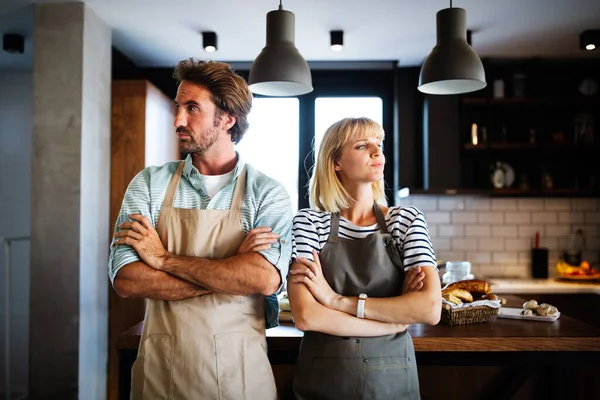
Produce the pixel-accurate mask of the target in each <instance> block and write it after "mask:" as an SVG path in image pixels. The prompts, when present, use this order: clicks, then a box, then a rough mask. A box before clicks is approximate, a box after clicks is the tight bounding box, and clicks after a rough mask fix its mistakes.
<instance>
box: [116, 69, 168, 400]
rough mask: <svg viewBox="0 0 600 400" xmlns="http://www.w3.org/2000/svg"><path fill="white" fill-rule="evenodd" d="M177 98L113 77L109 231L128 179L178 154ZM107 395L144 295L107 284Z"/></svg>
mask: <svg viewBox="0 0 600 400" xmlns="http://www.w3.org/2000/svg"><path fill="white" fill-rule="evenodd" d="M174 115H175V109H174V106H173V102H172V101H171V99H169V98H168V97H167V96H165V95H164V94H163V93H162V92H161V91H159V90H158V89H157V88H156V87H155V86H154V85H152V84H151V83H150V82H148V81H145V80H114V81H113V82H112V105H111V166H110V170H111V176H110V218H111V219H110V234H111V239H112V233H113V228H114V226H115V221H116V219H117V216H118V214H119V210H120V209H121V203H122V202H123V196H124V194H125V191H126V190H127V186H128V185H129V182H131V180H132V179H133V177H134V176H135V175H136V174H137V173H138V172H140V171H141V170H142V169H144V168H145V167H147V166H149V165H162V164H164V163H165V162H167V161H173V160H176V159H179V149H178V144H177V139H176V136H175V128H174V127H173V119H174ZM108 290H109V356H108V357H109V358H108V384H107V398H108V399H110V400H114V399H117V398H118V352H117V340H118V337H119V334H120V333H121V332H123V331H124V330H125V329H127V328H129V327H130V326H132V325H133V324H135V323H137V322H139V321H140V320H142V319H143V318H144V311H145V300H144V299H132V298H131V299H122V298H120V297H119V296H117V294H116V292H115V291H114V290H113V288H112V285H110V283H109V289H108Z"/></svg>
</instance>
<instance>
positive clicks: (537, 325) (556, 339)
mask: <svg viewBox="0 0 600 400" xmlns="http://www.w3.org/2000/svg"><path fill="white" fill-rule="evenodd" d="M504 297H505V298H506V300H507V304H506V306H507V307H521V305H522V304H523V299H522V298H519V297H517V296H514V295H506V296H504ZM142 325H143V323H142V322H140V323H139V324H137V325H135V326H133V327H132V328H130V329H128V330H127V331H125V332H123V333H122V334H121V336H120V338H119V343H118V347H119V349H120V350H126V349H130V350H134V349H137V347H138V346H139V341H140V335H141V332H142ZM409 332H410V334H411V336H412V337H413V342H414V345H415V350H416V351H417V352H483V351H497V352H515V351H516V352H518V351H586V352H600V329H599V328H596V327H593V326H590V325H587V324H585V323H583V322H581V321H578V320H576V319H573V318H570V317H569V316H567V315H564V314H563V315H561V316H560V318H559V319H558V320H557V321H555V322H538V321H535V322H532V321H523V320H511V319H502V318H496V319H495V320H494V321H491V322H488V323H483V324H470V325H455V326H448V325H442V324H439V325H436V326H429V325H422V324H417V325H412V326H410V328H409ZM266 334H267V342H268V345H269V352H271V351H293V350H295V351H297V349H298V348H299V347H300V341H301V339H302V335H303V333H302V332H301V331H299V330H297V329H296V328H295V327H294V326H293V324H285V323H284V324H282V325H281V326H279V327H277V328H273V329H268V330H267V332H266Z"/></svg>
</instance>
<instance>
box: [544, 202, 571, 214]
mask: <svg viewBox="0 0 600 400" xmlns="http://www.w3.org/2000/svg"><path fill="white" fill-rule="evenodd" d="M544 209H546V210H552V211H557V210H561V211H565V210H570V209H571V199H544Z"/></svg>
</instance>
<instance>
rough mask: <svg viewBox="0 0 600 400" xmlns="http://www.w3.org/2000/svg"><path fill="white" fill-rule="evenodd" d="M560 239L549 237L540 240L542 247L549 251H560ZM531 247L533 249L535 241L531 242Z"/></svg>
mask: <svg viewBox="0 0 600 400" xmlns="http://www.w3.org/2000/svg"><path fill="white" fill-rule="evenodd" d="M560 239H562V238H560V237H548V236H542V237H541V238H540V247H544V248H546V249H549V250H558V249H559V248H560ZM531 243H532V245H531V247H533V239H532V240H531Z"/></svg>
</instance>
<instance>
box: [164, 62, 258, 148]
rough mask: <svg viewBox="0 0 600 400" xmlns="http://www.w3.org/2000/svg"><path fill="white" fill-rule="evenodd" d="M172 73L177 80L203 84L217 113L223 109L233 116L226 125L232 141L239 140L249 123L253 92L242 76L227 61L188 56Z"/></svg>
mask: <svg viewBox="0 0 600 400" xmlns="http://www.w3.org/2000/svg"><path fill="white" fill-rule="evenodd" d="M173 77H174V78H175V79H176V80H177V82H178V84H181V82H183V81H189V82H193V83H195V84H197V85H201V86H203V87H205V88H206V89H207V90H208V91H209V92H210V93H211V96H212V101H213V103H215V105H216V106H217V113H216V114H217V115H216V117H218V116H219V115H221V113H222V112H226V113H228V114H229V115H231V116H232V117H235V119H236V122H235V124H234V125H233V126H232V127H231V129H229V133H230V134H231V141H232V142H234V143H238V142H239V141H240V140H241V139H242V137H243V136H244V133H246V131H247V130H248V127H249V124H248V114H249V113H250V110H251V109H252V93H251V92H250V89H248V84H247V83H246V81H245V80H244V78H242V77H241V76H239V75H237V74H236V73H235V71H234V70H233V69H232V68H231V66H230V65H229V64H226V63H222V62H216V61H203V60H195V59H193V58H189V59H187V60H182V61H180V62H179V63H178V64H177V66H176V67H175V71H174V72H173Z"/></svg>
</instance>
